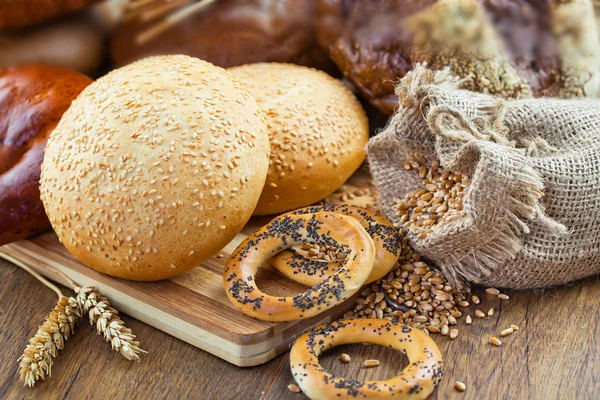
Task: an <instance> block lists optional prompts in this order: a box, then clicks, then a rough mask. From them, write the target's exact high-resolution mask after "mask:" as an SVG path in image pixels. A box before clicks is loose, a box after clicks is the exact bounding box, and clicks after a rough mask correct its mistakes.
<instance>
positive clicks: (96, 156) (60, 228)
mask: <svg viewBox="0 0 600 400" xmlns="http://www.w3.org/2000/svg"><path fill="white" fill-rule="evenodd" d="M268 152H269V143H268V135H267V133H266V129H265V123H264V119H263V114H262V113H261V111H260V109H259V108H258V105H257V104H256V101H255V100H254V99H253V98H252V96H251V95H250V94H249V93H248V91H247V90H246V89H245V88H244V87H243V86H242V85H241V84H240V83H239V81H238V80H237V79H235V78H234V77H233V76H231V75H230V74H229V73H228V72H227V71H225V70H224V69H222V68H219V67H216V66H214V65H212V64H209V63H207V62H204V61H201V60H198V59H195V58H191V57H187V56H162V57H152V58H148V59H145V60H142V61H139V62H136V63H133V64H130V65H128V66H127V67H123V68H121V69H117V70H115V71H113V72H111V73H109V74H108V75H106V76H104V77H102V78H100V79H98V80H97V81H96V82H94V83H93V84H92V85H90V86H89V87H88V88H87V89H86V90H85V91H84V92H83V93H82V94H81V95H80V96H79V97H78V98H77V100H76V101H75V102H74V103H73V105H72V106H71V108H70V109H69V110H68V111H67V112H66V113H65V115H64V116H63V118H62V120H61V121H60V123H59V124H58V126H57V128H56V129H55V130H54V132H53V133H52V135H51V136H50V139H49V141H48V146H47V149H46V157H45V159H44V163H43V168H42V170H43V172H42V181H41V195H42V200H43V202H44V206H45V208H46V212H47V213H48V216H49V218H50V222H51V223H52V226H53V228H54V230H55V231H56V233H57V235H58V237H59V238H60V239H61V241H62V243H63V244H64V245H65V246H66V248H67V249H68V250H69V251H70V252H71V253H72V254H73V255H74V256H75V257H77V258H78V259H79V260H80V261H82V262H83V263H85V264H86V265H88V266H90V267H92V268H94V269H95V270H97V271H100V272H103V273H106V274H109V275H113V276H117V277H120V278H126V279H133V280H145V281H149V280H158V279H166V278H169V277H172V276H175V275H178V274H181V273H183V272H186V271H188V270H190V269H192V268H194V267H196V266H198V265H199V264H200V263H202V262H203V261H205V260H206V259H207V258H209V257H210V256H212V255H213V254H215V253H217V252H218V251H219V250H221V249H222V248H223V246H225V245H226V244H227V243H229V242H230V241H231V239H232V238H233V237H234V236H235V235H236V234H237V233H238V232H239V231H240V230H241V229H242V228H243V227H244V225H245V224H246V222H247V221H248V219H249V218H250V215H251V214H252V210H253V209H254V207H255V205H256V203H257V201H258V198H259V196H260V192H261V190H262V187H263V184H264V181H265V177H266V174H267V169H268Z"/></svg>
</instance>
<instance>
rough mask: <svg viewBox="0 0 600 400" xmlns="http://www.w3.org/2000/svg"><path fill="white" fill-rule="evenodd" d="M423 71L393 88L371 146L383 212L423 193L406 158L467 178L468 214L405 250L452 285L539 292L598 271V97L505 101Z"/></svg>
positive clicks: (444, 74) (445, 76)
mask: <svg viewBox="0 0 600 400" xmlns="http://www.w3.org/2000/svg"><path fill="white" fill-rule="evenodd" d="M458 84H459V82H458V81H457V80H456V79H455V78H453V77H452V76H450V74H449V73H448V72H447V71H437V72H432V71H430V70H428V69H426V68H425V67H424V66H417V67H416V68H415V70H414V71H413V72H411V73H409V74H408V75H407V76H406V77H404V78H403V79H402V80H401V81H400V84H399V85H398V87H397V90H396V94H397V95H398V97H399V99H400V102H399V105H398V109H397V111H396V113H395V115H394V116H393V117H392V118H391V120H390V122H389V124H388V126H387V127H386V128H385V129H384V130H383V131H382V132H380V133H379V134H378V135H377V136H375V137H374V138H372V139H371V141H370V142H369V144H368V149H367V152H368V159H369V168H370V170H371V173H372V175H373V178H374V181H375V184H376V185H377V188H378V190H379V193H380V199H381V202H382V205H383V211H384V212H385V214H386V215H387V216H388V218H390V220H392V221H393V222H395V223H399V217H398V216H397V215H396V213H395V211H394V209H393V200H394V198H403V197H404V195H405V193H407V192H408V191H410V190H412V189H415V188H422V185H421V179H420V178H418V176H417V175H416V174H415V173H414V172H407V171H405V170H404V169H403V166H402V164H403V162H404V160H405V157H406V155H407V154H410V153H415V152H420V153H422V154H424V155H425V156H426V158H427V159H428V161H431V160H433V159H439V160H440V162H441V165H442V166H443V167H446V168H449V169H451V170H453V171H456V172H459V173H462V174H467V175H470V176H471V178H472V183H471V185H470V186H469V188H468V190H467V192H466V194H465V198H464V210H465V211H466V216H465V217H464V218H461V219H459V220H457V221H453V222H450V223H448V224H446V225H442V226H440V227H439V228H438V229H436V230H435V231H434V232H433V233H432V234H430V235H429V236H427V237H426V238H425V239H423V240H420V239H417V237H416V236H415V235H412V234H410V233H408V234H407V235H408V238H409V241H410V243H411V245H412V246H413V247H414V248H415V249H416V251H418V252H420V253H421V254H422V255H423V256H425V257H426V258H427V259H429V260H431V261H433V262H434V263H435V264H436V265H437V266H438V267H439V268H440V269H441V270H442V272H443V273H444V275H445V276H446V277H447V278H448V279H449V280H450V281H451V282H452V283H454V284H455V285H457V286H460V285H461V283H462V282H463V281H469V282H473V283H479V284H484V285H489V286H496V287H504V288H519V289H524V288H540V287H547V286H552V285H559V284H564V283H566V282H570V281H573V280H576V279H580V278H583V277H586V276H590V275H594V274H597V273H600V102H598V101H595V100H556V99H526V100H510V101H507V100H502V99H499V98H496V97H493V96H489V95H485V94H477V93H472V92H467V91H463V90H458V89H457V86H458Z"/></svg>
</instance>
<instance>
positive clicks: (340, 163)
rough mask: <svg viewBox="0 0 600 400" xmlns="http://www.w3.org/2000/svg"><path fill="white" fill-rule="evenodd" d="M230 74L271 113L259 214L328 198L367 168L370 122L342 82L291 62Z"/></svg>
mask: <svg viewBox="0 0 600 400" xmlns="http://www.w3.org/2000/svg"><path fill="white" fill-rule="evenodd" d="M229 71H230V72H231V73H232V74H233V75H234V76H235V77H237V78H238V79H239V80H240V81H241V82H242V83H243V84H244V85H245V86H246V87H247V88H248V90H250V93H252V95H253V96H254V97H255V98H256V100H257V102H258V104H259V106H260V107H261V108H262V109H263V111H264V112H265V114H266V119H267V127H268V132H269V138H270V142H271V156H270V160H269V174H268V176H267V182H266V183H265V188H264V189H263V192H262V195H261V196H260V200H259V202H258V205H257V206H256V209H255V210H254V215H267V214H276V213H281V212H285V211H289V210H293V209H296V208H299V207H304V206H307V205H310V204H313V203H315V202H317V201H319V200H322V199H323V198H325V197H327V196H328V195H329V194H331V193H332V192H334V191H335V190H336V189H337V188H339V187H340V186H341V185H342V184H343V183H344V182H345V181H346V180H347V179H348V178H349V177H350V176H351V175H352V174H353V173H354V171H356V169H357V168H358V167H359V166H360V165H361V164H362V162H363V160H364V158H365V152H364V147H365V145H366V144H367V140H368V139H369V124H368V120H367V117H366V115H365V112H364V110H363V109H362V107H361V105H360V103H359V102H358V100H357V99H356V97H355V96H354V94H352V92H351V91H350V90H349V89H348V88H347V87H346V86H345V85H344V84H343V83H342V82H341V81H339V80H337V79H334V78H332V77H330V76H329V75H327V74H326V73H324V72H321V71H317V70H314V69H311V68H307V67H300V66H297V65H291V64H278V63H260V64H249V65H244V66H241V67H234V68H230V69H229Z"/></svg>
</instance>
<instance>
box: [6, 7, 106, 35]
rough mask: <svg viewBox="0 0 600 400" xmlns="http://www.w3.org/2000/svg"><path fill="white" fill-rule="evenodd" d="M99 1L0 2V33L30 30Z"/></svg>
mask: <svg viewBox="0 0 600 400" xmlns="http://www.w3.org/2000/svg"><path fill="white" fill-rule="evenodd" d="M96 1H98V0H0V31H14V30H18V29H23V28H29V27H32V26H35V25H38V24H41V23H43V22H47V21H52V20H54V19H57V18H60V17H63V16H66V15H70V14H73V13H75V12H77V11H79V10H81V9H82V8H84V7H85V6H87V5H90V4H92V3H94V2H96Z"/></svg>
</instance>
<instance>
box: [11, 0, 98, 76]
mask: <svg viewBox="0 0 600 400" xmlns="http://www.w3.org/2000/svg"><path fill="white" fill-rule="evenodd" d="M103 22H104V21H103V20H102V19H101V18H99V17H97V15H96V14H95V13H92V12H85V13H83V14H80V15H77V16H74V17H70V18H67V19H66V20H61V21H59V22H54V23H50V24H44V25H42V26H39V27H35V28H31V29H27V30H22V31H19V32H10V33H1V34H0V68H2V67H11V66H15V65H22V64H47V65H55V66H59V67H63V68H68V69H72V70H75V71H79V72H81V73H84V74H86V75H90V76H94V75H95V74H97V73H98V72H99V69H100V67H101V65H102V63H103V62H104V56H105V50H106V49H105V36H106V29H105V27H104V23H103Z"/></svg>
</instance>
